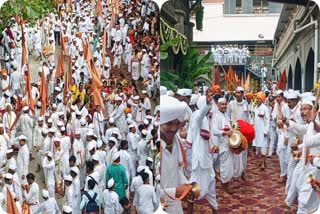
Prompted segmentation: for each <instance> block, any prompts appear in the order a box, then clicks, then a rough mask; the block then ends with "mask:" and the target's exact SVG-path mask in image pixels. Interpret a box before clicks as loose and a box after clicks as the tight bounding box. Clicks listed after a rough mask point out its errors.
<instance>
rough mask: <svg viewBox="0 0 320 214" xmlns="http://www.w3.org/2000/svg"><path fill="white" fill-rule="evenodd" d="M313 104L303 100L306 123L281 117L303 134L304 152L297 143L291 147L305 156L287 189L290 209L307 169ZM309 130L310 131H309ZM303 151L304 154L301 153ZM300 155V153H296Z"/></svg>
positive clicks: (302, 106)
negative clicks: (307, 140)
mask: <svg viewBox="0 0 320 214" xmlns="http://www.w3.org/2000/svg"><path fill="white" fill-rule="evenodd" d="M312 106H313V103H312V102H311V101H306V100H302V101H301V117H302V119H303V121H304V122H305V123H304V124H299V123H297V122H295V121H293V120H292V119H290V120H289V119H281V120H282V121H284V123H285V124H286V126H287V127H289V130H290V132H292V133H294V134H295V135H297V136H302V137H301V139H302V143H301V144H300V148H302V149H301V150H302V152H299V151H298V150H299V146H298V147H297V145H292V146H291V148H290V149H292V151H293V153H294V154H296V153H300V156H302V157H303V158H300V160H299V162H298V163H297V165H296V167H295V168H294V170H293V173H292V179H291V184H290V186H289V189H288V191H287V196H286V199H285V202H286V204H287V206H288V208H289V209H290V207H291V206H292V204H293V202H294V200H295V199H296V197H297V196H298V193H299V191H300V189H301V186H302V183H303V179H304V173H303V172H304V170H305V160H306V157H305V156H306V147H305V144H306V138H307V134H309V135H310V134H311V133H310V131H311V129H309V128H308V127H309V123H310V122H311V108H312ZM308 131H309V132H308ZM301 153H302V155H301ZM295 156H297V157H298V155H295Z"/></svg>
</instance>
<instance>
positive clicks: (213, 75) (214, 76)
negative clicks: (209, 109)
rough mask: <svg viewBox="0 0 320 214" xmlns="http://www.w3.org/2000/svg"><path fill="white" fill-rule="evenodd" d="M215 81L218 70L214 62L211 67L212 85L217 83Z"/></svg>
mask: <svg viewBox="0 0 320 214" xmlns="http://www.w3.org/2000/svg"><path fill="white" fill-rule="evenodd" d="M215 82H216V71H215V66H214V64H213V65H212V69H211V85H215Z"/></svg>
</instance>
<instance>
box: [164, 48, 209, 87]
mask: <svg viewBox="0 0 320 214" xmlns="http://www.w3.org/2000/svg"><path fill="white" fill-rule="evenodd" d="M210 56H211V52H209V53H208V54H206V55H205V56H203V57H202V56H201V54H200V52H199V51H198V50H197V48H196V46H194V45H189V46H188V50H187V54H186V55H185V56H183V57H182V58H181V62H178V64H179V65H180V66H179V68H178V70H177V72H176V73H170V72H167V71H161V73H160V74H161V78H160V81H161V85H162V86H165V87H167V88H168V89H170V90H173V91H176V89H177V88H193V86H194V82H195V80H196V79H197V78H198V77H200V76H201V75H204V74H208V75H209V76H210V75H211V67H212V63H209V62H208V60H209V58H210Z"/></svg>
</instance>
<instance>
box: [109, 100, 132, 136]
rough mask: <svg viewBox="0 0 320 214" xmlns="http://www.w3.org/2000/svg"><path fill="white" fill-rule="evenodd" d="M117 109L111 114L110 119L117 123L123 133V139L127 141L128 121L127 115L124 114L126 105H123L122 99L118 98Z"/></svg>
mask: <svg viewBox="0 0 320 214" xmlns="http://www.w3.org/2000/svg"><path fill="white" fill-rule="evenodd" d="M115 100H116V108H115V110H114V111H113V112H112V113H111V114H110V117H112V118H113V119H114V121H115V123H116V126H117V127H118V128H119V130H120V132H121V136H122V139H124V140H125V139H126V138H127V136H126V132H127V130H128V124H127V121H126V115H125V113H124V109H125V107H124V105H123V104H122V98H121V97H116V98H115Z"/></svg>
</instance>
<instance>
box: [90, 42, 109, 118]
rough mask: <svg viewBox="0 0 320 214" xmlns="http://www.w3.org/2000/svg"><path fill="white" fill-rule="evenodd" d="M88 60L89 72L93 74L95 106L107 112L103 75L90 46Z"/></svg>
mask: <svg viewBox="0 0 320 214" xmlns="http://www.w3.org/2000/svg"><path fill="white" fill-rule="evenodd" d="M87 58H88V60H87V61H86V62H87V65H88V70H89V71H90V73H91V77H92V93H93V99H94V104H95V105H100V106H101V109H102V111H103V112H105V111H106V109H105V106H104V103H103V99H102V97H101V90H102V86H103V83H102V81H101V73H100V72H99V71H98V69H97V67H96V65H95V64H94V61H93V57H92V50H91V47H90V46H88V49H87Z"/></svg>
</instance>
